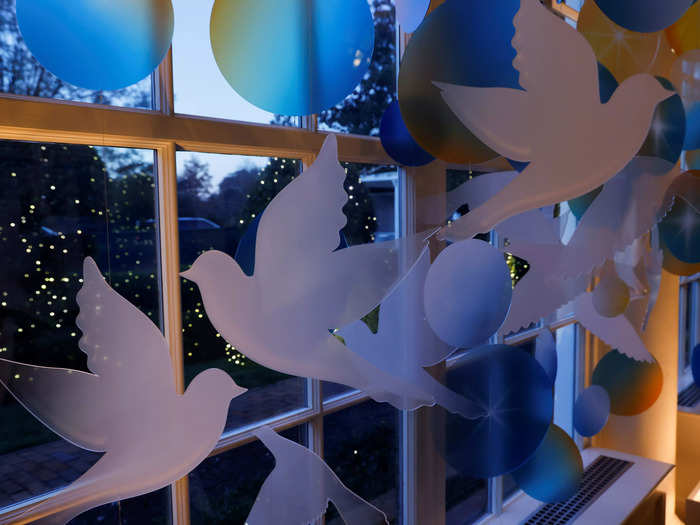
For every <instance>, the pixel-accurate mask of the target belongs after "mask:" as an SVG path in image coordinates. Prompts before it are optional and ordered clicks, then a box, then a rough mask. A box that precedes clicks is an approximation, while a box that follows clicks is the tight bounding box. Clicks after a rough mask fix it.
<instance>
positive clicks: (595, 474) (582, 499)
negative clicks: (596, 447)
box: [522, 456, 633, 525]
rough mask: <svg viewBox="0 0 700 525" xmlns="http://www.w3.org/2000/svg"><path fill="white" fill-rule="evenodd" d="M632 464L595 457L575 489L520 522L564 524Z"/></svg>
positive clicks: (570, 520)
mask: <svg viewBox="0 0 700 525" xmlns="http://www.w3.org/2000/svg"><path fill="white" fill-rule="evenodd" d="M632 465H633V463H631V462H629V461H624V460H622V459H616V458H611V457H608V456H598V458H597V459H596V460H595V461H594V462H593V463H591V464H590V465H589V466H588V468H587V469H586V470H585V471H584V473H583V480H582V481H581V487H580V488H579V489H578V492H577V493H576V494H575V495H574V496H572V497H571V498H569V499H568V500H567V501H564V502H562V503H548V504H546V505H543V506H541V507H540V508H539V509H538V510H536V511H535V512H534V513H533V514H532V515H530V517H529V518H527V519H526V520H525V521H523V522H522V525H565V524H567V523H573V522H574V520H575V519H576V518H577V517H578V516H579V515H580V514H581V513H582V512H583V511H584V510H586V509H587V508H588V507H589V506H590V505H591V504H592V503H593V502H594V501H595V500H596V499H598V497H599V496H600V495H601V494H602V493H603V492H605V491H606V490H607V488H608V487H610V486H611V485H612V484H613V483H615V481H617V480H618V479H619V478H620V476H622V475H623V474H624V473H625V472H626V471H627V470H628V469H629V468H630V467H631V466H632Z"/></svg>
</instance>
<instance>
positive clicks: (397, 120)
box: [379, 101, 435, 166]
mask: <svg viewBox="0 0 700 525" xmlns="http://www.w3.org/2000/svg"><path fill="white" fill-rule="evenodd" d="M379 136H380V138H381V140H382V146H384V151H386V152H387V154H388V155H389V156H390V157H391V158H392V159H394V160H395V161H396V162H397V163H398V164H401V165H403V166H424V165H425V164H428V163H430V162H432V161H433V160H435V157H433V156H432V155H431V154H430V153H427V152H426V151H425V150H424V149H423V148H421V147H420V146H419V145H418V144H417V143H416V141H415V140H413V137H411V134H410V133H409V131H408V128H407V127H406V124H404V122H403V118H401V109H400V108H399V103H398V102H397V101H394V102H392V103H391V104H389V107H387V108H386V111H385V112H384V116H383V117H382V123H381V125H380V127H379Z"/></svg>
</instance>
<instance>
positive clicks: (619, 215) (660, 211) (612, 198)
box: [561, 157, 680, 277]
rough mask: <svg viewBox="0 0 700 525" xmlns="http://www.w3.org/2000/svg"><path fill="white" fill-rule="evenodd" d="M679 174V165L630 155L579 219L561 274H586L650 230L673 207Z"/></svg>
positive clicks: (570, 275)
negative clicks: (621, 168)
mask: <svg viewBox="0 0 700 525" xmlns="http://www.w3.org/2000/svg"><path fill="white" fill-rule="evenodd" d="M679 174H680V166H679V165H678V164H676V165H675V166H674V165H673V164H671V163H670V162H668V161H666V160H663V159H660V158H654V157H636V158H634V159H633V160H632V161H631V162H630V163H629V164H628V165H627V166H626V167H625V169H623V170H622V171H621V172H620V173H619V174H618V175H616V176H615V177H614V178H613V179H612V180H611V181H609V182H608V183H607V184H606V185H605V186H604V187H603V191H602V192H601V193H600V195H598V197H596V199H595V200H594V201H593V203H592V204H591V205H590V207H589V208H588V209H587V210H586V213H585V214H584V215H583V217H582V218H581V222H580V223H579V224H578V225H577V227H576V231H575V232H574V235H573V237H572V238H571V241H570V242H569V244H568V248H569V249H568V250H567V254H566V259H565V260H564V261H563V262H562V274H561V275H563V276H566V277H572V276H576V275H578V274H581V273H586V272H588V271H590V269H591V268H593V267H594V266H600V265H601V264H602V263H603V262H605V260H607V259H612V258H613V257H614V255H615V253H618V252H620V251H623V250H625V249H626V248H627V247H628V246H629V245H630V244H632V243H633V242H634V241H635V240H636V239H639V238H640V237H641V236H643V235H644V234H645V233H647V232H649V230H651V228H653V227H654V225H656V224H657V223H658V222H659V221H660V220H661V219H663V218H664V216H665V215H666V214H667V213H668V211H669V210H670V209H671V207H672V204H673V195H674V192H675V190H674V189H673V188H674V187H676V185H675V184H674V183H675V182H676V181H677V180H678V177H679ZM669 191H670V192H671V193H669Z"/></svg>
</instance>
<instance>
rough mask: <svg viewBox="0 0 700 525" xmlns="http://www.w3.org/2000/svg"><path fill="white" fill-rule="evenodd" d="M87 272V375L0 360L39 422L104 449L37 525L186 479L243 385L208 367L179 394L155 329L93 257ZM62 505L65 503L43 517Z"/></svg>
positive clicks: (82, 320) (43, 508)
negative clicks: (115, 287) (112, 284)
mask: <svg viewBox="0 0 700 525" xmlns="http://www.w3.org/2000/svg"><path fill="white" fill-rule="evenodd" d="M83 279H84V284H83V287H82V288H81V290H80V292H78V296H77V301H78V305H79V306H80V315H79V316H78V320H77V325H78V327H79V328H80V329H81V330H82V332H83V337H82V338H81V339H80V342H79V346H80V349H81V350H82V351H83V352H85V353H86V354H87V356H88V368H89V369H90V371H91V373H86V372H80V371H77V370H67V369H61V368H46V367H38V366H31V365H27V364H22V363H15V362H12V361H6V360H0V369H2V371H3V373H2V374H0V381H1V382H2V383H3V384H4V385H5V387H7V389H8V390H9V391H10V392H11V393H12V394H13V395H14V396H15V397H16V398H17V400H18V401H19V402H20V403H22V405H24V407H25V408H27V409H28V410H29V411H30V412H31V413H32V414H33V415H34V416H35V417H36V418H37V419H39V421H41V422H42V423H44V425H46V426H47V427H48V428H50V429H51V430H53V431H54V432H56V433H57V434H58V435H60V436H61V437H63V438H64V439H66V440H67V441H70V442H71V443H73V444H74V445H77V446H79V447H81V448H84V449H86V450H91V451H95V452H105V454H104V455H103V456H102V458H100V460H99V461H98V462H97V463H95V464H94V465H93V466H92V467H91V468H90V469H89V470H88V471H87V472H86V473H85V474H83V475H82V476H81V477H80V478H78V479H77V480H76V481H75V482H73V483H72V484H71V485H70V486H69V487H68V488H66V489H64V490H63V491H61V493H60V494H59V495H57V496H56V497H54V498H51V500H48V501H47V502H44V503H39V504H38V505H36V506H33V507H32V508H31V509H30V510H31V512H32V515H33V516H35V517H36V518H40V519H39V520H38V521H34V522H33V523H38V524H42V525H43V524H46V525H49V524H63V523H67V522H68V521H70V520H71V519H72V518H74V517H75V516H78V515H79V514H81V513H83V512H85V511H87V510H89V509H92V508H95V507H98V506H100V505H104V504H106V503H110V502H113V501H119V500H122V499H127V498H132V497H135V496H140V495H143V494H147V493H149V492H153V491H156V490H158V489H161V488H163V487H166V486H168V485H170V484H171V483H173V482H174V481H176V480H178V479H180V478H182V477H184V476H186V475H187V474H188V473H189V472H190V471H191V470H193V469H194V468H195V467H196V466H197V465H199V463H200V462H201V461H203V460H204V459H205V458H206V457H207V456H208V455H209V453H210V452H211V451H212V450H213V449H214V447H215V446H216V444H217V443H218V441H219V438H220V437H221V433H222V432H223V430H224V426H225V424H226V417H227V416H228V407H229V403H230V402H231V400H232V399H233V398H234V397H236V396H238V395H240V394H242V393H243V392H245V389H243V388H240V387H238V386H237V385H236V383H234V381H233V379H231V378H230V377H229V375H228V374H226V372H224V371H222V370H219V369H209V370H206V371H204V372H202V373H200V374H199V375H197V376H196V377H195V378H194V379H193V380H192V382H191V383H190V385H189V386H188V387H187V390H186V391H185V393H184V394H178V393H177V390H176V389H175V374H174V372H173V365H172V362H171V357H170V351H169V350H168V346H167V343H166V342H165V338H164V337H163V334H162V333H161V332H160V330H159V329H158V328H157V327H156V326H155V325H154V324H153V323H152V322H151V320H150V319H148V317H146V315H144V314H143V313H141V311H140V310H139V309H138V308H136V307H135V306H134V305H132V304H131V303H129V302H128V301H127V300H126V299H124V298H123V297H121V296H120V295H119V294H117V293H116V292H115V291H114V290H113V289H112V288H110V287H109V285H108V284H107V283H106V282H105V280H104V278H103V277H102V275H101V274H100V272H99V270H98V268H97V265H96V264H95V263H94V261H93V260H92V259H90V258H87V259H86V260H85V264H84V270H83ZM3 378H7V379H3ZM62 502H66V504H70V506H67V508H66V510H63V511H60V512H58V513H57V514H51V515H49V512H50V511H51V508H56V506H58V507H59V508H60V507H61V505H62Z"/></svg>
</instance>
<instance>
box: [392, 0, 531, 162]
mask: <svg viewBox="0 0 700 525" xmlns="http://www.w3.org/2000/svg"><path fill="white" fill-rule="evenodd" d="M519 9H520V1H519V0H498V1H465V0H447V1H446V2H444V3H443V4H442V5H440V6H439V7H437V8H436V9H434V10H433V11H432V12H431V13H430V14H429V15H428V16H427V17H426V18H425V20H424V21H423V23H422V24H421V25H420V27H419V28H418V30H417V31H416V32H415V33H414V34H413V35H412V36H411V39H410V40H409V42H408V46H407V47H406V52H405V53H404V57H403V61H402V63H401V69H400V71H399V104H400V105H401V114H402V116H403V120H404V122H405V123H406V126H407V127H408V129H409V130H410V132H411V135H412V136H413V138H414V139H415V140H416V142H417V143H418V144H420V146H421V147H422V148H423V149H425V151H427V152H428V153H430V154H431V155H433V156H435V157H436V158H439V159H441V160H444V161H445V162H453V163H458V164H467V163H469V162H474V163H477V162H484V161H486V160H489V159H492V158H495V157H497V156H498V154H497V153H496V152H494V151H493V150H491V149H490V148H488V147H487V146H486V145H485V144H483V143H482V142H481V141H480V140H478V139H477V138H476V136H475V135H474V134H473V133H471V132H470V131H469V130H468V129H467V128H466V127H465V126H464V125H463V124H462V122H461V121H460V120H459V119H458V118H457V116H456V115H455V114H454V112H453V111H452V110H451V109H450V108H449V106H448V105H447V104H446V103H445V101H444V100H443V98H442V95H441V93H440V90H439V89H438V88H437V87H436V86H435V85H434V84H433V81H439V82H447V83H450V84H461V85H469V86H478V87H509V88H513V89H520V84H519V83H518V72H517V71H516V70H515V68H514V67H513V59H514V58H515V50H514V49H513V47H512V46H511V40H513V37H514V35H515V27H514V26H513V17H514V16H515V14H516V13H517V12H518V10H519Z"/></svg>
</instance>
